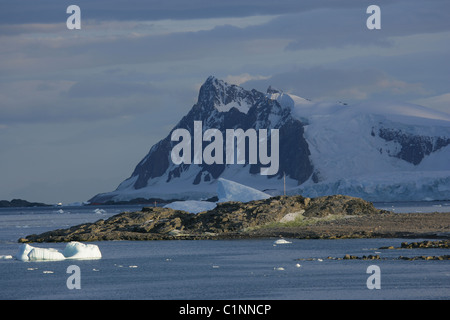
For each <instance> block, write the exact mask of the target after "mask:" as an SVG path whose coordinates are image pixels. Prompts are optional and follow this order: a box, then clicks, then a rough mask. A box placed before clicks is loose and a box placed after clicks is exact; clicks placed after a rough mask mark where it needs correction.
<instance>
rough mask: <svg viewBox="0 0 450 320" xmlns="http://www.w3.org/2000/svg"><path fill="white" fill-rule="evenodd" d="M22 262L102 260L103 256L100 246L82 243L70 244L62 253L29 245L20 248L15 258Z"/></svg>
mask: <svg viewBox="0 0 450 320" xmlns="http://www.w3.org/2000/svg"><path fill="white" fill-rule="evenodd" d="M14 257H15V258H16V259H17V260H20V261H59V260H65V259H100V258H101V257H102V254H101V252H100V249H99V248H98V246H96V245H94V244H84V243H81V242H75V241H73V242H69V243H68V244H67V245H66V248H65V249H64V250H63V252H61V251H60V250H57V249H53V248H36V247H32V246H30V245H29V244H23V245H21V246H20V248H19V251H18V252H17V253H16V255H15V256H14Z"/></svg>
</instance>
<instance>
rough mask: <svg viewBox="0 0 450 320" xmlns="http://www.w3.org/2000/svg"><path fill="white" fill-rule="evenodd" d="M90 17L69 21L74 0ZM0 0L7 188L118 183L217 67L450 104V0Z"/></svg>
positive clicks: (281, 82) (65, 192) (58, 195)
mask: <svg viewBox="0 0 450 320" xmlns="http://www.w3.org/2000/svg"><path fill="white" fill-rule="evenodd" d="M74 3H76V4H77V5H79V6H80V8H81V19H82V24H81V26H82V28H81V30H68V29H67V28H66V19H67V17H68V16H69V15H68V14H66V8H67V6H69V5H71V4H74ZM371 4H373V1H354V0H344V1H335V0H328V1H315V0H308V1H298V0H282V1H272V0H270V1H269V0H252V1H242V0H240V1H238V0H231V1H215V0H213V1H212V0H209V1H204V0H191V1H184V0H172V1H137V0H133V1H125V0H121V1H106V0H97V1H87V0H80V1H76V2H73V1H49V0H39V1H37V0H23V1H21V0H15V1H9V0H0V148H1V150H2V152H1V156H0V176H1V177H2V180H1V184H0V200H1V199H8V200H10V199H12V198H24V199H27V200H30V201H43V202H49V203H54V202H72V201H85V200H87V199H88V198H90V197H91V196H93V195H95V194H96V193H99V192H105V191H111V190H113V189H114V188H115V187H116V186H117V185H118V184H119V183H120V182H121V181H122V180H124V179H125V178H127V177H128V176H129V175H130V174H131V172H132V171H133V169H134V166H135V165H136V164H137V163H138V162H139V161H140V160H141V158H142V157H143V156H144V155H145V154H146V153H147V152H148V150H149V148H150V147H151V146H152V145H153V144H154V143H156V142H157V141H158V140H160V139H161V138H164V137H165V136H166V135H167V134H168V131H169V130H170V128H172V127H173V126H174V125H175V124H176V123H177V122H178V121H179V119H180V118H181V117H182V116H183V115H184V114H185V113H187V112H188V111H189V109H190V108H191V107H192V105H193V104H194V103H195V102H196V99H197V95H198V89H199V87H200V85H201V84H202V83H203V82H204V81H205V80H206V78H207V77H208V76H209V75H215V76H216V77H218V78H222V79H225V80H227V81H230V82H231V83H237V84H240V85H242V86H244V87H245V88H248V89H252V88H256V89H259V90H265V89H266V88H267V87H268V86H269V85H273V86H275V87H278V88H280V89H282V90H284V91H287V92H291V93H294V94H297V95H300V96H303V97H305V98H309V99H313V100H332V101H345V102H348V103H352V102H358V101H360V100H366V99H379V100H385V99H394V100H402V101H409V102H416V103H419V102H420V103H421V104H423V105H425V106H429V107H432V108H435V109H439V110H441V111H446V112H449V105H450V88H449V87H448V84H449V83H450V64H449V63H448V57H449V56H450V41H449V40H450V23H449V21H450V4H449V2H448V1H446V0H432V1H420V0H398V1H386V0H381V1H377V3H376V4H377V5H379V6H380V7H381V25H382V28H381V30H368V29H367V28H366V19H367V18H368V16H369V15H368V14H367V13H366V8H367V7H368V6H369V5H371Z"/></svg>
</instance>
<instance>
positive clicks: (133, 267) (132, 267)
mask: <svg viewBox="0 0 450 320" xmlns="http://www.w3.org/2000/svg"><path fill="white" fill-rule="evenodd" d="M137 267H138V266H128V268H137Z"/></svg>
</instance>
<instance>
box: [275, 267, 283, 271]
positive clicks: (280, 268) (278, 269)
mask: <svg viewBox="0 0 450 320" xmlns="http://www.w3.org/2000/svg"><path fill="white" fill-rule="evenodd" d="M273 270H277V271H284V268H283V267H274V268H273Z"/></svg>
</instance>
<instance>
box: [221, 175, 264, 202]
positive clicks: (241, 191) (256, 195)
mask: <svg viewBox="0 0 450 320" xmlns="http://www.w3.org/2000/svg"><path fill="white" fill-rule="evenodd" d="M217 196H218V198H219V201H218V202H227V201H240V202H249V201H253V200H262V199H268V198H270V197H271V196H270V195H269V194H267V193H265V192H262V191H259V190H256V189H253V188H251V187H248V186H245V185H243V184H240V183H237V182H234V181H230V180H226V179H224V178H219V179H218V180H217Z"/></svg>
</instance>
